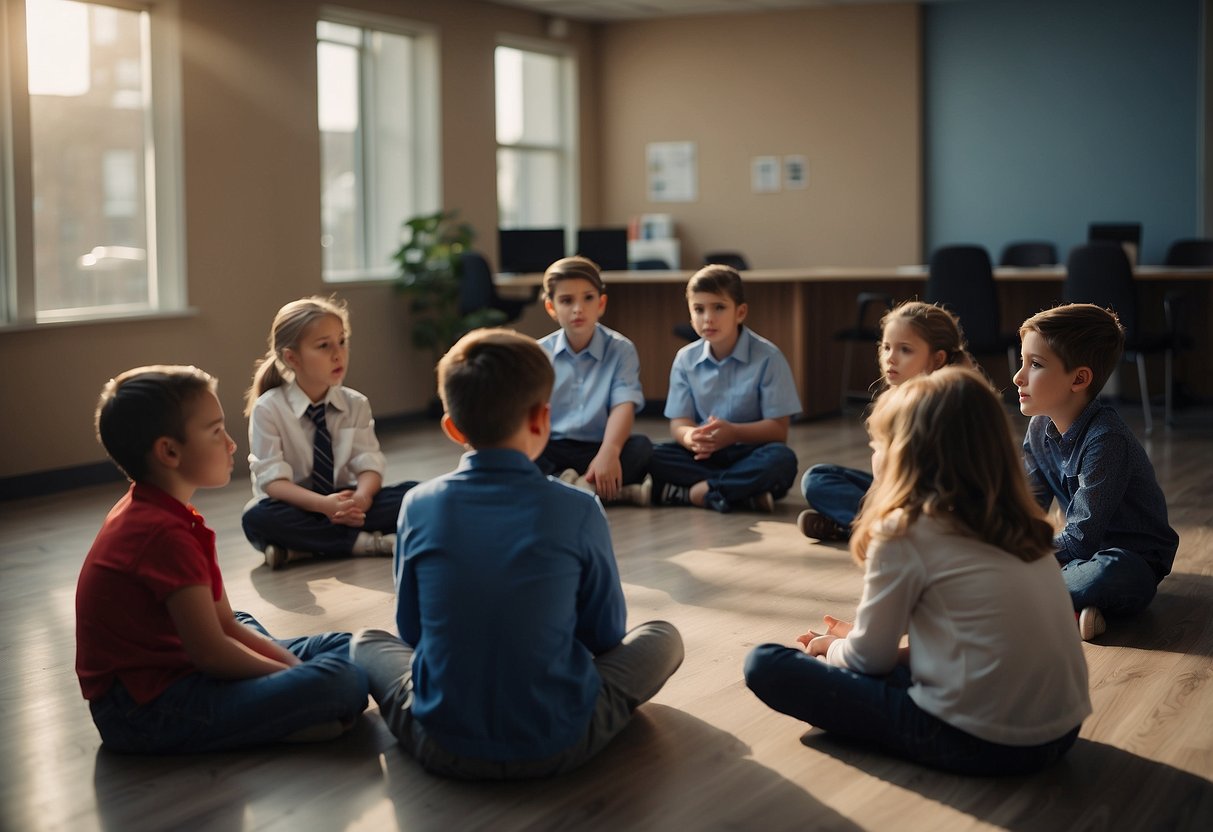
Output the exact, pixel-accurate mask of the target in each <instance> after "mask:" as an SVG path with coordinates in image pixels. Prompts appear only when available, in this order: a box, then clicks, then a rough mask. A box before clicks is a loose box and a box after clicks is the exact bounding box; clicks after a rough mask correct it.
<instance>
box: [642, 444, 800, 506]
mask: <svg viewBox="0 0 1213 832" xmlns="http://www.w3.org/2000/svg"><path fill="white" fill-rule="evenodd" d="M798 466H799V463H798V462H797V460H796V453H795V452H794V451H793V450H792V449H791V448H789V447H788V446H787V445H785V444H783V443H782V442H767V443H766V444H764V445H743V444H737V445H731V446H729V447H727V448H722V449H721V450H719V451H717V452H716V453H714V454H712V455H711V456H710V457H708V458H707V459H702V460H697V459H695V455H694V454H692V453H691V452H690V451H688V450H687V449H686V448H684V447H683V446H682V445H679V444H678V443H677V442H662V443H661V444H659V445H654V446H653V456H652V458H651V459H650V460H649V473H651V474H652V475H653V484H654V486H655V487H660V485H662V484H665V483H672V484H674V485H682V486H691V485H694V484H695V483H697V482H701V481H703V480H706V481H707V483H708V496H707V502H708V503H709V504H711V505H713V507H715V504H716V503H719V502H721V501H723V502H724V503H727V504H728V505H734V504H736V503H740V502H742V501H743V500H745V499H747V498H749V497H753V496H756V495H758V494H762V493H764V492H767V491H769V492H771V496H772V497H774V498H775V499H776V500H778V499H779V498H780V497H783V496H784V495H785V494H787V493H788V489H790V488H791V487H792V483H794V482H795V481H796V469H797V467H798Z"/></svg>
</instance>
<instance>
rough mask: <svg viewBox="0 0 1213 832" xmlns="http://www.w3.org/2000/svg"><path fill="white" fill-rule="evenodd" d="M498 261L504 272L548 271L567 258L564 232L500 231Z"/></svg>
mask: <svg viewBox="0 0 1213 832" xmlns="http://www.w3.org/2000/svg"><path fill="white" fill-rule="evenodd" d="M497 257H498V261H499V262H500V265H501V271H503V272H510V273H513V274H526V273H529V272H542V271H546V270H547V267H548V266H550V265H552V263H554V262H556V261H557V260H559V259H560V258H561V257H564V229H563V228H499V229H497Z"/></svg>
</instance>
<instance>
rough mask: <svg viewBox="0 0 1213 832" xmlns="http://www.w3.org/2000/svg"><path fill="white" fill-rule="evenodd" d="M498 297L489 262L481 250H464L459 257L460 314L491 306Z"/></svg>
mask: <svg viewBox="0 0 1213 832" xmlns="http://www.w3.org/2000/svg"><path fill="white" fill-rule="evenodd" d="M496 299H497V291H496V289H495V287H494V286H493V271H492V269H490V268H489V262H488V261H487V260H485V259H484V255H483V254H481V253H480V252H477V251H468V252H464V254H463V256H462V257H461V258H460V259H459V314H460V315H467V314H470V313H472V312H478V311H479V310H481V309H485V308H487V307H491V306H493V305H494V301H495V300H496Z"/></svg>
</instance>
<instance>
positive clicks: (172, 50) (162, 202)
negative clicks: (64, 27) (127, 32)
mask: <svg viewBox="0 0 1213 832" xmlns="http://www.w3.org/2000/svg"><path fill="white" fill-rule="evenodd" d="M79 2H82V3H83V4H85V5H89V6H108V7H111V8H116V9H120V10H124V11H135V12H146V13H147V21H148V23H147V25H148V56H147V58H148V66H146V67H145V68H144V72H145V75H146V77H147V78H148V79H149V82H150V80H151V79H153V78H154V79H155V81H154V83H151V107H150V113H149V120H148V125H147V148H146V150H145V152H144V157H143V160H142V161H143V164H145V165H147V166H150V167H151V169H152V172H151V180H152V181H151V183H150V186H149V188H148V190H147V191H146V192H145V194H144V196H145V197H146V198H148V199H149V201H150V202H151V203H152V204H151V205H149V206H148V207H149V211H148V219H147V232H148V252H147V263H148V276H147V277H148V303H147V305H146V306H140V307H139V308H137V309H131V308H130V307H126V306H123V307H109V308H107V307H81V308H76V309H66V310H56V311H53V312H44V313H39V312H38V302H37V291H38V286H37V273H36V264H35V262H34V245H35V242H34V207H33V206H34V182H33V156H32V153H33V148H32V132H31V131H32V124H31V120H30V96H29V78H28V61H29V53H28V50H27V49H26V13H25V8H26V3H25V0H0V38H2V39H0V52H3V53H4V54H3V55H2V56H0V57H2V58H3V68H2V69H0V73H3V75H2V77H0V158H2V164H0V200H2V203H0V211H2V213H3V217H2V218H0V219H2V223H0V234H3V247H4V256H3V258H2V259H0V287H2V288H3V291H2V292H0V329H16V328H25V327H29V326H37V325H42V324H59V323H65V322H78V321H89V322H91V321H102V320H108V319H127V318H132V317H148V316H156V315H162V314H176V313H180V312H182V311H184V310H185V308H186V273H185V262H186V261H185V188H184V168H183V149H182V107H181V32H180V14H179V4H178V0H143V1H142V2H141V1H140V0H79ZM103 198H104V197H103V196H100V195H99V199H103Z"/></svg>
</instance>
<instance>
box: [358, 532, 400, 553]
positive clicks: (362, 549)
mask: <svg viewBox="0 0 1213 832" xmlns="http://www.w3.org/2000/svg"><path fill="white" fill-rule="evenodd" d="M395 553H396V535H394V534H392V533H390V532H389V533H388V534H384V533H383V532H358V537H357V538H355V539H354V548H353V549H352V550H351V551H350V554H351V555H353V556H354V557H356V558H358V557H363V558H386V557H391V556H392V555H393V554H395Z"/></svg>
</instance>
